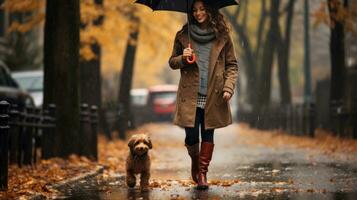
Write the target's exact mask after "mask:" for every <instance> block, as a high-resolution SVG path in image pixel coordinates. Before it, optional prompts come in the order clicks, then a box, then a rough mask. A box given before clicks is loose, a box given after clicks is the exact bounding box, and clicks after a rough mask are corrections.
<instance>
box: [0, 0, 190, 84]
mask: <svg viewBox="0 0 357 200" xmlns="http://www.w3.org/2000/svg"><path fill="white" fill-rule="evenodd" d="M80 2H81V5H80V6H81V22H82V23H83V24H85V27H84V28H83V29H82V30H81V33H80V37H81V44H82V45H81V52H80V53H81V57H82V58H83V59H86V60H90V59H96V55H95V54H94V53H93V52H92V51H91V48H90V45H91V44H93V43H95V42H98V43H99V44H100V45H101V47H102V55H101V62H102V75H103V76H104V78H106V76H107V75H112V74H113V73H116V72H119V71H120V70H121V68H122V63H123V57H124V53H125V47H126V43H127V42H128V41H127V40H128V34H129V29H130V27H131V26H132V25H133V24H134V23H133V21H132V19H131V18H130V15H132V14H133V15H135V16H136V17H138V18H139V19H140V24H139V25H140V34H139V40H138V44H137V45H138V48H137V54H136V60H135V75H134V77H135V79H134V86H135V85H136V84H135V82H140V84H139V85H140V86H145V85H151V84H156V83H160V82H161V80H160V77H159V76H158V75H159V74H160V73H161V71H162V70H163V69H164V68H165V67H167V60H168V57H169V56H170V53H171V49H172V45H173V39H174V36H175V33H176V31H178V30H179V29H180V28H181V26H182V24H183V23H184V22H185V14H177V13H174V12H166V11H158V12H152V11H151V9H149V8H147V7H145V6H143V5H139V4H134V3H133V2H134V1H133V0H104V1H103V2H104V5H103V6H98V5H96V4H95V3H94V0H80ZM2 8H4V9H6V10H7V11H8V12H25V13H31V15H30V16H28V17H27V19H26V20H25V23H20V22H13V23H12V24H11V26H10V27H9V29H8V31H20V32H27V31H30V30H31V29H33V28H34V27H36V26H37V25H39V26H40V27H41V28H43V21H44V17H45V13H44V11H45V0H6V1H5V3H4V4H3V5H2ZM129 14H130V15H129ZM99 16H103V17H104V20H103V23H102V25H101V26H96V25H95V24H94V21H95V20H96V19H97V18H98V17H99ZM41 22H42V23H41Z"/></svg>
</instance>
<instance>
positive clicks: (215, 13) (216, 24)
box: [189, 0, 230, 37]
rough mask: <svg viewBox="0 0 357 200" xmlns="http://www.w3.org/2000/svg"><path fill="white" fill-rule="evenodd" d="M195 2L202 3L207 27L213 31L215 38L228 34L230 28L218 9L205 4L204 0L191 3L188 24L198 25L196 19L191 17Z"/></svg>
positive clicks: (195, 0)
mask: <svg viewBox="0 0 357 200" xmlns="http://www.w3.org/2000/svg"><path fill="white" fill-rule="evenodd" d="M197 1H201V2H202V3H203V5H204V7H205V9H206V13H207V17H208V18H207V20H208V26H209V27H210V28H212V29H213V30H214V32H215V34H216V36H217V37H219V36H223V35H225V34H227V33H229V31H230V27H229V26H228V24H227V22H226V20H225V19H224V17H223V15H222V14H221V13H220V12H219V9H218V8H216V7H214V6H212V5H209V4H206V3H205V1H204V0H194V1H193V4H192V8H191V10H190V14H189V20H190V23H194V24H198V22H197V21H196V19H195V18H194V17H193V6H194V4H195V2H197Z"/></svg>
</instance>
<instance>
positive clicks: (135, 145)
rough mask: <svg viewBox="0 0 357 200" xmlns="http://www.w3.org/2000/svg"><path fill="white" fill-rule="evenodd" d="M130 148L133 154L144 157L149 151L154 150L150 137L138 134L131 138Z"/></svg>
mask: <svg viewBox="0 0 357 200" xmlns="http://www.w3.org/2000/svg"><path fill="white" fill-rule="evenodd" d="M128 146H129V148H130V152H131V153H132V154H135V155H139V156H141V155H144V154H145V153H147V152H148V151H149V149H152V143H151V140H150V137H149V136H147V135H146V134H136V135H133V136H131V138H130V140H129V143H128Z"/></svg>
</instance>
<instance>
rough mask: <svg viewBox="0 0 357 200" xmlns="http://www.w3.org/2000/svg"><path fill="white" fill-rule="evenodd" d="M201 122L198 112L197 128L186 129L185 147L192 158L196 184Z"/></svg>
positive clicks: (193, 175)
mask: <svg viewBox="0 0 357 200" xmlns="http://www.w3.org/2000/svg"><path fill="white" fill-rule="evenodd" d="M199 121H200V120H199V116H198V115H197V111H196V119H195V126H194V127H193V128H191V127H189V128H188V127H187V128H185V132H186V138H185V146H186V148H187V151H188V155H190V157H191V176H192V179H193V180H194V181H195V182H196V183H197V182H198V171H199V156H200V144H199V140H200V139H199Z"/></svg>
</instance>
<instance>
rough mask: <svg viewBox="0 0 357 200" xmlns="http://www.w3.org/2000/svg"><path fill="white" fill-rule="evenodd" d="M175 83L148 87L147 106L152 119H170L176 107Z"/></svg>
mask: <svg viewBox="0 0 357 200" xmlns="http://www.w3.org/2000/svg"><path fill="white" fill-rule="evenodd" d="M176 95H177V85H156V86H152V87H150V88H149V94H148V108H149V113H150V114H151V115H152V118H153V119H154V120H159V121H163V120H171V119H172V117H173V113H174V111H175V109H176Z"/></svg>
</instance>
